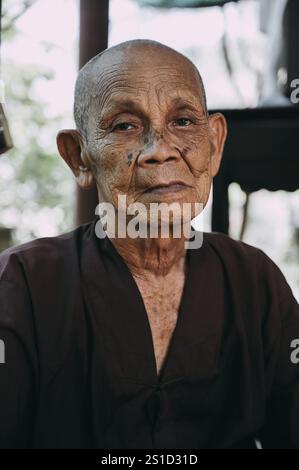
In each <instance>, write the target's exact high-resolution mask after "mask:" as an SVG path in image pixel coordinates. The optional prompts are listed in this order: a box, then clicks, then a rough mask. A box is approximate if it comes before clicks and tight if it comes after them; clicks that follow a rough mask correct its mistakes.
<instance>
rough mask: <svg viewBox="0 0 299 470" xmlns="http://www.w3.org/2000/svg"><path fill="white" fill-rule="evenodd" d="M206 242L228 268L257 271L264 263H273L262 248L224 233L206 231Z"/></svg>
mask: <svg viewBox="0 0 299 470" xmlns="http://www.w3.org/2000/svg"><path fill="white" fill-rule="evenodd" d="M204 243H205V245H206V247H207V248H208V249H209V250H210V251H212V252H213V253H214V255H215V256H217V257H218V258H219V260H221V262H222V264H223V266H224V267H226V268H230V269H239V270H240V269H241V270H246V269H247V270H254V271H256V270H259V268H260V267H261V265H263V264H267V263H271V262H272V263H273V261H272V260H271V259H270V258H269V256H268V255H267V254H266V253H265V252H264V251H263V250H261V249H260V248H258V247H256V246H253V245H250V244H249V243H246V242H244V241H241V240H236V239H234V238H232V237H230V236H229V235H226V234H224V233H220V232H204Z"/></svg>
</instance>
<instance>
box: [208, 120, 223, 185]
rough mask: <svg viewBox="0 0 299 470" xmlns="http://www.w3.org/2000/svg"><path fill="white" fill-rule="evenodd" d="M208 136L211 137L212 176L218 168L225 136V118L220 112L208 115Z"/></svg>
mask: <svg viewBox="0 0 299 470" xmlns="http://www.w3.org/2000/svg"><path fill="white" fill-rule="evenodd" d="M209 125H210V138H211V144H212V149H211V176H212V177H214V176H215V175H216V174H217V173H218V170H219V167H220V163H221V159H222V154H223V148H224V144H225V141H226V136H227V124H226V119H225V117H224V116H223V114H221V113H215V114H212V115H211V116H209Z"/></svg>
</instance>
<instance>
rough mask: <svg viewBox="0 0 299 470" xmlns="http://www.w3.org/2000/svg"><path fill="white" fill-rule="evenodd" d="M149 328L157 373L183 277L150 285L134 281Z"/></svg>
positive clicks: (174, 321)
mask: <svg viewBox="0 0 299 470" xmlns="http://www.w3.org/2000/svg"><path fill="white" fill-rule="evenodd" d="M136 282H137V285H138V288H139V290H140V293H141V296H142V299H143V303H144V306H145V310H146V313H147V318H148V321H149V325H150V328H151V333H152V339H153V347H154V354H155V359H156V367H157V372H158V373H159V372H160V370H161V368H162V366H163V363H164V361H165V358H166V355H167V352H168V350H169V346H170V342H171V338H172V336H173V333H174V330H175V327H176V324H177V320H178V314H179V308H180V303H181V298H182V293H183V286H184V277H183V276H181V277H180V276H179V277H177V278H176V279H175V280H173V282H172V283H160V285H159V283H154V284H153V285H150V284H148V283H143V282H141V281H136Z"/></svg>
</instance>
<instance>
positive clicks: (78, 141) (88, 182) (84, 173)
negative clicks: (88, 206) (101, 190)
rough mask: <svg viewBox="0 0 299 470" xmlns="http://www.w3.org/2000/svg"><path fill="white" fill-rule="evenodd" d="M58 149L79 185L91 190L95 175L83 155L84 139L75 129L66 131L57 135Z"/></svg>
mask: <svg viewBox="0 0 299 470" xmlns="http://www.w3.org/2000/svg"><path fill="white" fill-rule="evenodd" d="M56 141H57V148H58V151H59V153H60V155H61V157H62V158H63V159H64V161H65V162H66V163H67V165H68V166H69V167H70V169H71V170H72V172H73V174H74V176H75V178H76V180H77V183H78V184H79V185H80V186H81V188H83V189H89V188H90V187H91V186H92V185H93V175H92V172H91V170H90V168H89V167H88V165H87V164H86V163H85V162H84V160H86V159H84V158H82V155H83V154H84V152H85V148H84V143H83V139H82V137H81V135H80V133H79V132H78V131H77V130H75V129H64V130H62V131H60V132H58V134H57V139H56Z"/></svg>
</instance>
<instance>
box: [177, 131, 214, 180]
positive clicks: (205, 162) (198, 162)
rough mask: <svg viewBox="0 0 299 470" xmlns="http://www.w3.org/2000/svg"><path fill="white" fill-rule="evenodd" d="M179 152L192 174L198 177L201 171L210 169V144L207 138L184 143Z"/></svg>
mask: <svg viewBox="0 0 299 470" xmlns="http://www.w3.org/2000/svg"><path fill="white" fill-rule="evenodd" d="M181 154H182V156H183V158H184V160H185V161H186V163H187V164H188V166H189V168H190V170H191V172H192V174H193V176H194V177H195V178H200V177H201V175H202V173H204V172H206V171H210V159H211V146H210V142H209V140H208V139H201V140H200V141H199V140H197V141H196V142H195V141H191V139H190V140H189V141H188V142H186V143H184V145H182V147H181Z"/></svg>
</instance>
